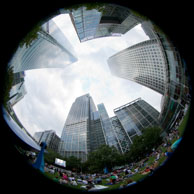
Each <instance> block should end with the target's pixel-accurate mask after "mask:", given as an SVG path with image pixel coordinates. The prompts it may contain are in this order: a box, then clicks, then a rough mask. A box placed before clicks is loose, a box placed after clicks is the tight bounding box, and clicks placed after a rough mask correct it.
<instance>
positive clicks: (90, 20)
mask: <svg viewBox="0 0 194 194" xmlns="http://www.w3.org/2000/svg"><path fill="white" fill-rule="evenodd" d="M70 18H71V21H72V23H73V25H74V28H75V30H76V33H77V35H78V38H79V40H80V42H84V41H87V40H92V39H94V38H100V37H107V36H121V35H122V34H125V33H126V32H128V31H129V30H130V29H132V28H133V27H135V26H136V25H137V24H139V23H141V22H142V20H141V19H140V18H139V17H137V16H135V15H134V14H132V12H131V11H130V10H129V9H128V8H126V7H122V6H119V5H115V4H106V5H103V6H102V7H101V8H99V7H96V9H95V8H93V9H88V8H87V6H86V7H80V8H78V9H76V10H73V11H71V12H70Z"/></svg>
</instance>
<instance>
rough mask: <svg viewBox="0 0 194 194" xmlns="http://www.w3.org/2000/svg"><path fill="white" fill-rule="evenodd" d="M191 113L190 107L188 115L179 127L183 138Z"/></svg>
mask: <svg viewBox="0 0 194 194" xmlns="http://www.w3.org/2000/svg"><path fill="white" fill-rule="evenodd" d="M189 113H190V107H189V108H188V110H187V113H186V115H185V116H184V118H183V120H182V122H181V124H180V126H179V127H178V131H179V134H180V136H182V135H183V133H184V131H185V128H186V125H187V121H188V118H189Z"/></svg>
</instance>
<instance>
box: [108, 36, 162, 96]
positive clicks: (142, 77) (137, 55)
mask: <svg viewBox="0 0 194 194" xmlns="http://www.w3.org/2000/svg"><path fill="white" fill-rule="evenodd" d="M107 62H108V65H109V68H110V71H111V73H112V74H113V75H115V76H118V77H120V78H124V79H128V80H131V81H134V82H136V83H138V84H141V85H144V86H146V87H148V88H150V89H152V90H154V91H156V92H158V93H160V94H162V95H163V94H164V91H165V85H166V58H165V56H164V53H163V50H162V49H161V45H160V43H159V42H158V40H157V39H151V40H146V41H144V42H140V43H138V44H136V45H133V46H131V47H129V48H127V49H124V50H122V51H120V52H118V53H116V54H115V55H113V56H111V57H109V59H108V61H107Z"/></svg>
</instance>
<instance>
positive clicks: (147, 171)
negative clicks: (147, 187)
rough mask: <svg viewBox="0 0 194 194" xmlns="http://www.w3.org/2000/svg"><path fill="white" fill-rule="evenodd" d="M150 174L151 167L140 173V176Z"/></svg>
mask: <svg viewBox="0 0 194 194" xmlns="http://www.w3.org/2000/svg"><path fill="white" fill-rule="evenodd" d="M148 173H150V167H149V166H147V167H146V169H145V170H143V171H142V172H140V174H142V175H145V174H148Z"/></svg>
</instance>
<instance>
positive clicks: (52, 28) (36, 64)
mask: <svg viewBox="0 0 194 194" xmlns="http://www.w3.org/2000/svg"><path fill="white" fill-rule="evenodd" d="M46 26H47V27H46ZM51 59H52V60H51ZM57 59H62V61H63V63H59V62H56V61H57ZM76 61H77V57H76V56H75V52H74V50H73V47H72V46H71V44H70V43H69V41H68V40H67V38H66V37H65V35H64V34H63V33H62V32H61V30H60V29H59V28H58V27H57V25H56V24H55V23H54V22H53V21H52V20H51V21H49V22H47V24H44V25H43V26H41V27H40V30H39V31H38V32H37V38H36V39H34V40H33V41H32V42H31V44H30V45H29V46H26V45H25V44H24V45H23V46H19V47H18V49H17V51H16V53H15V54H14V56H13V58H12V59H11V61H10V62H9V67H13V72H14V73H17V72H21V71H26V70H31V69H40V68H64V67H66V66H67V65H69V64H71V63H73V62H76Z"/></svg>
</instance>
